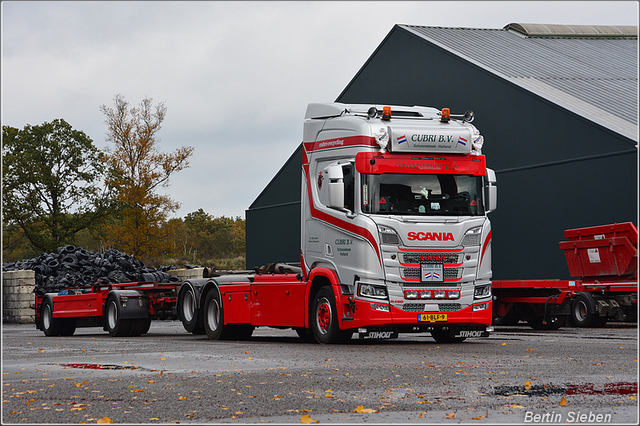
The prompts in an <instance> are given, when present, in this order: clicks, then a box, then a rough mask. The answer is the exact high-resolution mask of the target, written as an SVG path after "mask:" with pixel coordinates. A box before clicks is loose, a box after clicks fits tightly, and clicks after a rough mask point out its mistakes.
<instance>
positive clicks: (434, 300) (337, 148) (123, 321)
mask: <svg viewBox="0 0 640 426" xmlns="http://www.w3.org/2000/svg"><path fill="white" fill-rule="evenodd" d="M472 120H473V113H472V112H470V111H469V112H467V113H465V114H464V115H458V116H453V115H451V114H450V112H449V110H448V109H446V108H443V109H442V111H440V110H438V109H435V108H429V107H418V106H414V107H405V106H384V107H383V108H382V109H380V106H371V105H351V104H341V103H326V104H310V105H309V106H308V108H307V112H306V117H305V123H304V136H303V161H302V164H301V175H302V191H301V212H300V213H301V231H302V232H301V241H300V253H301V262H300V264H299V265H290V264H275V268H273V269H272V271H271V272H266V273H261V272H255V273H244V274H230V275H223V276H215V277H209V278H198V279H189V280H187V281H185V282H183V283H182V284H181V285H180V286H179V289H178V287H177V286H176V288H175V289H174V291H173V293H171V292H170V291H169V292H165V290H166V289H165V287H166V286H167V285H162V286H159V285H157V284H156V285H152V284H153V283H151V284H150V283H130V284H125V285H107V286H105V285H103V286H95V289H94V290H92V292H91V294H94V296H87V295H86V294H85V295H72V294H70V295H65V296H58V295H55V294H51V295H46V296H45V297H42V298H41V300H40V303H36V305H37V306H36V314H37V315H38V316H39V317H40V319H39V324H40V327H39V328H42V329H43V330H44V331H45V333H47V327H50V326H49V325H47V324H51V323H52V322H53V323H54V324H55V326H56V327H57V329H56V330H55V331H56V332H58V333H60V332H61V331H60V330H61V327H62V325H60V324H61V321H63V320H62V318H74V316H79V315H80V314H79V312H81V311H82V309H83V308H84V309H85V310H84V314H86V313H87V312H89V311H91V309H93V310H92V311H91V313H90V315H92V316H94V317H96V318H95V319H96V321H95V322H94V325H95V324H96V323H99V322H100V321H102V323H103V326H104V328H105V330H108V331H109V332H110V334H112V335H127V333H129V334H132V331H131V330H135V333H133V334H140V331H142V332H145V331H146V329H148V321H149V319H150V318H155V314H154V312H156V311H158V312H164V310H162V309H156V307H155V304H156V301H160V302H162V303H163V304H164V305H163V306H165V307H166V306H168V305H170V304H172V303H173V304H174V307H175V311H176V314H177V316H178V317H179V318H180V319H181V321H182V323H183V325H184V328H185V329H186V330H187V331H188V332H192V333H194V334H198V333H206V334H207V336H208V337H209V338H210V339H214V340H216V339H221V338H233V339H241V338H246V337H249V336H250V335H251V333H252V332H253V330H254V328H255V327H261V326H268V327H276V328H293V329H295V330H296V331H297V332H298V334H299V335H300V337H302V338H311V337H312V336H313V337H315V339H316V340H317V341H318V342H320V343H336V342H344V341H345V340H348V339H351V338H352V336H353V334H354V333H358V335H359V337H360V338H361V339H381V338H394V337H397V336H398V333H405V332H408V333H410V332H427V331H428V332H430V333H431V335H432V336H433V337H434V338H435V339H436V340H437V341H439V342H460V341H463V340H464V339H466V338H468V337H483V336H488V335H489V333H490V332H491V331H492V327H491V322H492V291H491V286H492V283H491V276H492V270H491V225H490V222H489V219H488V218H487V213H489V212H491V211H492V210H495V208H496V196H497V187H496V178H495V173H494V172H493V170H491V169H488V168H487V166H486V162H485V157H484V155H482V153H481V148H482V142H483V137H482V136H481V135H480V133H479V131H478V130H477V129H476V128H475V127H474V126H473V125H472V124H471V121H472ZM145 285H146V286H147V288H146V289H145V287H144V286H145ZM100 288H102V290H100ZM176 293H177V294H176ZM79 297H85V301H84V302H83V301H81V300H80V299H79ZM74 298H76V299H74ZM63 299H64V300H63ZM89 299H90V300H91V301H92V302H93V303H94V306H93V308H90V309H87V306H86V304H87V302H86V300H89ZM43 302H46V304H45V303H43ZM167 304H168V305H167ZM74 305H75V307H74ZM38 306H40V307H41V308H40V309H39V307H38ZM58 306H64V308H65V309H64V311H62V312H59V310H58ZM45 308H46V309H45ZM74 311H75V313H74ZM99 318H103V319H102V320H100V319H99ZM54 334H55V333H54Z"/></svg>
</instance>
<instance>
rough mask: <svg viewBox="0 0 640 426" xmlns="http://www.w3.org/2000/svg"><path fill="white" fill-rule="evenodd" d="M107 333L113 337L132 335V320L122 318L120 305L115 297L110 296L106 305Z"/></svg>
mask: <svg viewBox="0 0 640 426" xmlns="http://www.w3.org/2000/svg"><path fill="white" fill-rule="evenodd" d="M106 307H107V308H106V317H105V321H106V324H107V331H108V332H109V335H110V336H111V337H122V336H128V335H129V333H131V326H132V323H131V320H129V319H122V318H120V304H119V303H118V300H117V298H116V297H114V296H109V297H108V298H107V303H106Z"/></svg>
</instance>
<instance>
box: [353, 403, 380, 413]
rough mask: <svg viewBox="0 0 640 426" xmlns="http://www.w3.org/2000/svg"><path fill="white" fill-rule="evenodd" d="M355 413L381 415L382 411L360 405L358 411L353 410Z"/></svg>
mask: <svg viewBox="0 0 640 426" xmlns="http://www.w3.org/2000/svg"><path fill="white" fill-rule="evenodd" d="M353 412H354V413H379V412H380V411H377V410H374V409H373V408H364V406H362V405H358V406H357V407H356V409H355V410H353Z"/></svg>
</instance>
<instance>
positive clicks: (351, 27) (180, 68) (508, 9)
mask: <svg viewBox="0 0 640 426" xmlns="http://www.w3.org/2000/svg"><path fill="white" fill-rule="evenodd" d="M513 22H518V23H546V24H591V25H638V2H636V1H622V2H616V1H584V2H579V1H568V2H554V1H542V2H524V1H513V2H511V1H498V2H483V1H472V2H455V1H445V2H439V1H416V2H401V1H373V2H367V1H355V2H341V1H338V2H325V1H321V2H308V1H304V2H295V1H285V2H268V1H259V2H238V1H232V2H224V1H212V2H208V1H197V2H186V1H180V2H177V1H176V2H172V1H160V2H155V1H144V2H114V1H107V2H99V1H90V2H82V1H72V2H52V1H35V2H28V1H3V2H2V124H3V125H9V126H12V127H17V128H23V127H24V126H25V125H26V124H31V125H39V124H42V123H44V122H49V121H52V120H54V119H56V118H62V119H64V120H66V121H67V122H68V123H69V124H71V126H72V127H73V128H75V129H77V130H82V131H84V132H85V133H86V134H87V135H88V136H89V137H90V138H91V139H93V141H94V143H95V145H96V146H97V147H99V148H101V149H104V148H106V147H107V142H106V141H105V133H106V125H105V124H104V118H105V117H104V115H103V114H102V113H101V112H100V105H107V106H109V107H112V106H113V98H114V96H115V95H116V94H118V93H119V94H122V95H123V96H124V97H125V99H126V100H127V101H129V102H130V103H131V104H134V105H135V104H138V103H139V102H140V101H141V100H142V99H143V98H144V97H147V96H148V97H151V98H153V100H154V104H156V103H158V102H164V103H165V105H166V107H167V115H166V118H165V121H164V125H163V128H162V130H161V131H160V133H159V136H160V139H161V141H160V149H161V150H162V151H165V152H169V151H173V150H175V149H176V148H178V147H181V146H193V147H194V148H195V151H194V155H193V157H192V158H191V161H190V167H189V168H188V169H185V170H183V171H181V172H179V173H177V174H175V175H174V176H173V177H172V179H171V181H170V184H171V185H170V187H169V188H168V189H167V193H168V194H169V195H170V196H171V198H172V199H174V200H175V201H178V202H179V203H180V204H181V208H180V210H179V211H178V212H177V213H176V216H177V217H184V216H185V215H186V214H188V213H190V212H194V211H196V210H198V209H199V208H202V209H204V211H205V212H207V213H209V214H211V215H213V216H223V215H224V216H231V217H235V216H241V217H244V212H245V210H246V209H247V208H248V207H249V206H250V205H251V203H252V202H253V201H254V200H255V199H256V197H257V196H258V195H259V194H260V192H261V191H262V190H263V189H264V187H265V186H266V185H267V184H268V183H269V181H270V180H271V178H272V177H273V176H274V175H275V174H276V173H277V172H278V170H280V168H281V167H282V165H283V164H284V162H285V161H286V160H287V159H288V158H289V156H290V155H291V154H292V153H293V151H294V150H295V149H296V148H297V146H298V145H299V144H300V142H301V140H302V123H303V120H304V113H305V110H306V106H307V104H308V103H310V102H332V101H334V100H335V99H336V98H337V97H338V95H339V94H340V93H341V92H342V90H343V89H344V88H345V87H346V86H347V84H348V83H349V82H350V81H351V79H352V78H353V77H354V76H355V74H356V73H357V72H358V70H359V69H360V68H361V67H362V65H363V64H364V63H365V61H366V60H367V59H368V58H369V56H370V55H371V54H372V53H373V52H374V50H375V49H376V48H377V47H378V45H380V43H381V42H382V40H383V39H384V38H385V36H386V35H387V34H388V33H389V32H390V31H391V29H392V28H393V26H394V25H395V24H412V25H424V26H438V27H469V28H495V29H499V28H502V27H504V26H505V25H507V24H509V23H513ZM427 106H431V105H427ZM480 131H482V129H480Z"/></svg>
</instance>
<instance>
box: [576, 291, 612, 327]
mask: <svg viewBox="0 0 640 426" xmlns="http://www.w3.org/2000/svg"><path fill="white" fill-rule="evenodd" d="M571 318H572V319H573V322H574V323H575V325H576V326H578V327H602V326H603V325H604V324H606V322H607V318H606V317H603V319H601V318H600V316H599V315H598V312H597V311H596V302H595V300H594V298H593V296H592V295H591V294H590V293H578V294H577V295H576V297H574V299H573V300H572V301H571ZM603 321H604V322H603Z"/></svg>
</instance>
